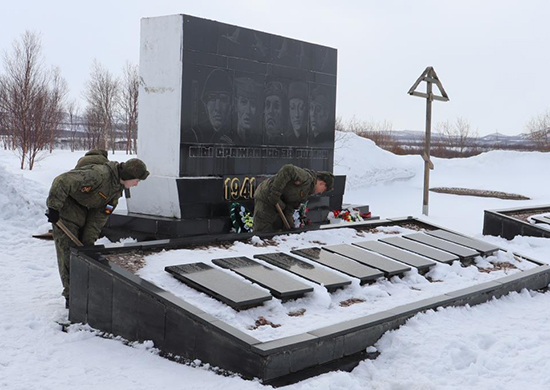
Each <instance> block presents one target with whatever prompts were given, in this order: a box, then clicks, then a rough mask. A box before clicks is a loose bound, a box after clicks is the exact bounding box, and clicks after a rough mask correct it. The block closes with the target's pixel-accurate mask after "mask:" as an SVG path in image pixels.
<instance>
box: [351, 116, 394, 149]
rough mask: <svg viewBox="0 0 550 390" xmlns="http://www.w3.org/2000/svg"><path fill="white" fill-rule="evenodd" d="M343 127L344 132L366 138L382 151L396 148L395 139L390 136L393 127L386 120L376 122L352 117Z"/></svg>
mask: <svg viewBox="0 0 550 390" xmlns="http://www.w3.org/2000/svg"><path fill="white" fill-rule="evenodd" d="M344 127H345V128H346V131H350V132H352V133H355V134H357V135H359V136H361V137H364V138H368V139H370V140H372V141H373V142H374V143H375V144H376V145H377V146H379V147H381V148H383V149H386V150H390V151H391V150H392V149H393V148H394V147H395V146H396V145H395V144H396V141H395V137H394V136H393V135H392V127H393V125H392V123H391V122H389V121H387V120H384V121H382V122H377V121H366V120H359V119H357V118H355V117H352V118H351V119H350V120H348V122H347V123H346V124H345V125H344Z"/></svg>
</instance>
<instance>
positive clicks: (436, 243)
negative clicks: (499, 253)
mask: <svg viewBox="0 0 550 390" xmlns="http://www.w3.org/2000/svg"><path fill="white" fill-rule="evenodd" d="M403 237H404V238H408V239H409V240H413V241H416V242H420V243H422V244H426V245H428V246H432V247H434V248H437V249H441V250H443V251H445V252H450V253H453V254H455V255H457V256H458V257H460V259H461V260H471V259H473V258H474V257H476V256H479V252H478V251H475V250H473V249H470V248H466V247H465V246H462V245H458V244H455V243H453V242H449V241H446V240H442V239H441V238H437V237H434V236H428V235H427V234H424V233H414V234H407V235H405V236H403Z"/></svg>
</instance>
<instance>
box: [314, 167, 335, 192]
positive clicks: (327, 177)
mask: <svg viewBox="0 0 550 390" xmlns="http://www.w3.org/2000/svg"><path fill="white" fill-rule="evenodd" d="M317 180H322V181H324V182H325V183H326V185H327V191H331V190H332V189H333V188H334V175H333V174H332V173H331V172H327V171H318V172H317Z"/></svg>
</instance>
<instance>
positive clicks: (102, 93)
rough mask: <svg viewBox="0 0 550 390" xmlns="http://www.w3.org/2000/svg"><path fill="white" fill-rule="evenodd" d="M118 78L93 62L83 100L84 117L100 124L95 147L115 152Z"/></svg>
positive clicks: (96, 62)
mask: <svg viewBox="0 0 550 390" xmlns="http://www.w3.org/2000/svg"><path fill="white" fill-rule="evenodd" d="M119 85H120V82H119V80H118V78H116V77H115V76H113V75H112V74H111V72H109V71H108V70H107V69H105V68H104V67H103V66H102V65H101V64H100V63H99V62H98V61H97V60H94V62H93V64H92V69H91V71H90V79H89V80H88V82H87V83H86V90H85V92H84V98H85V99H86V101H87V103H88V107H87V108H86V115H87V116H88V118H89V119H91V118H92V117H93V119H94V121H95V120H97V121H98V123H100V124H101V132H100V133H99V139H98V141H97V147H100V148H102V149H108V148H109V146H110V148H111V149H112V150H113V153H114V151H115V144H116V126H115V114H116V106H117V102H118V99H119V98H118V94H119V89H120V86H119Z"/></svg>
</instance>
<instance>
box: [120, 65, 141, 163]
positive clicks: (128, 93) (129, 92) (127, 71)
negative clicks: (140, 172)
mask: <svg viewBox="0 0 550 390" xmlns="http://www.w3.org/2000/svg"><path fill="white" fill-rule="evenodd" d="M138 95H139V71H138V67H137V65H132V64H130V63H129V62H127V63H126V66H125V67H124V69H123V79H122V86H121V91H120V107H121V109H122V114H123V123H124V125H125V126H126V154H129V153H132V152H134V153H137V121H138Z"/></svg>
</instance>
